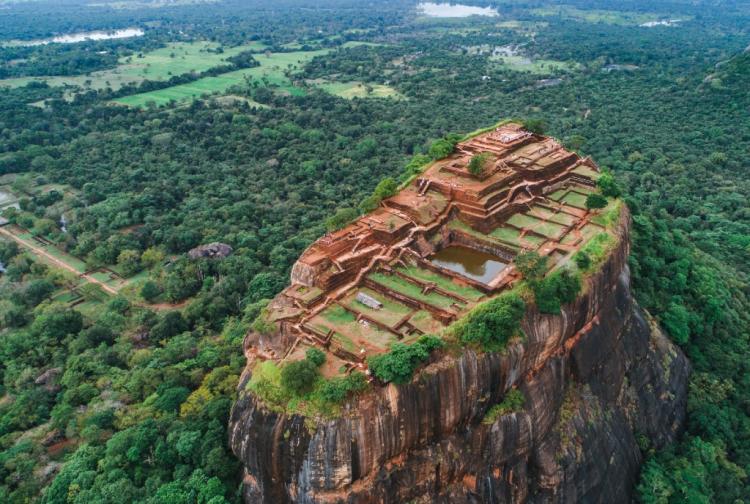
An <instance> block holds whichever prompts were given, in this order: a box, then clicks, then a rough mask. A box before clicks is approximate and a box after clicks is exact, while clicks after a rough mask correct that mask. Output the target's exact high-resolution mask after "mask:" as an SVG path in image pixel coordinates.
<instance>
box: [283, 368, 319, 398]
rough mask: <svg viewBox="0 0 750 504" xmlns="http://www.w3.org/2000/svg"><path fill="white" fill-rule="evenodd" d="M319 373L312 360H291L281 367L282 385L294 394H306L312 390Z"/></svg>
mask: <svg viewBox="0 0 750 504" xmlns="http://www.w3.org/2000/svg"><path fill="white" fill-rule="evenodd" d="M319 374H320V373H319V372H318V366H316V365H315V363H314V362H313V361H311V360H308V359H303V360H300V361H294V362H290V363H288V364H286V365H285V366H284V367H283V368H281V387H282V388H283V389H285V390H287V391H289V392H291V393H292V394H294V395H297V396H302V395H305V394H307V393H308V392H311V391H312V389H313V386H314V385H315V381H316V380H317V379H318V376H319Z"/></svg>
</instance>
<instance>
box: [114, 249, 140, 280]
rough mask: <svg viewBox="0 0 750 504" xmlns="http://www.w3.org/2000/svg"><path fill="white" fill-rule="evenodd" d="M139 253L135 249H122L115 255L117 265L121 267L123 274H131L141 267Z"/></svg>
mask: <svg viewBox="0 0 750 504" xmlns="http://www.w3.org/2000/svg"><path fill="white" fill-rule="evenodd" d="M140 259H141V254H140V253H138V251H137V250H132V249H128V250H123V251H122V252H120V254H119V255H118V256H117V265H118V266H120V268H122V272H123V273H124V274H125V276H132V275H135V274H136V273H138V271H139V270H140V269H141V262H140Z"/></svg>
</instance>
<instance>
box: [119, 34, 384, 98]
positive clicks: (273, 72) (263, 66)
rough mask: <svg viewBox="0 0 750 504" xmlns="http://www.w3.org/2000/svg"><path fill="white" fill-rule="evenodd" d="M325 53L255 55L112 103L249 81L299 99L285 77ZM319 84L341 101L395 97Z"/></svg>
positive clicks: (219, 89)
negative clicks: (243, 64)
mask: <svg viewBox="0 0 750 504" xmlns="http://www.w3.org/2000/svg"><path fill="white" fill-rule="evenodd" d="M363 44H365V43H362V42H347V43H346V44H344V45H343V46H342V47H344V48H349V47H356V46H359V45H363ZM329 52H330V49H318V50H315V51H293V52H283V53H263V54H257V55H255V59H256V60H258V62H259V63H260V65H259V66H257V67H253V68H245V69H242V70H235V71H233V72H227V73H224V74H220V75H217V76H214V77H204V78H202V79H198V80H196V81H193V82H189V83H187V84H180V85H177V86H171V87H168V88H164V89H158V90H155V91H149V92H147V93H139V94H135V95H130V96H124V97H122V98H118V99H116V100H114V102H115V103H120V104H122V105H128V106H131V107H145V106H146V105H147V104H148V103H150V102H153V103H154V104H156V105H165V104H167V103H169V102H171V101H172V100H174V101H182V100H189V99H194V98H198V97H200V96H205V95H209V94H212V93H223V92H225V91H227V90H228V89H229V88H231V87H232V86H236V85H241V84H245V83H252V82H257V83H259V84H262V85H264V86H273V87H275V88H276V89H277V90H278V91H281V92H282V93H287V94H290V95H294V96H302V95H304V94H305V90H304V89H303V88H301V87H299V86H296V85H294V83H293V82H292V80H291V79H290V78H289V74H290V73H292V72H294V71H295V70H297V69H299V68H300V67H302V66H304V65H305V64H306V63H307V62H308V61H310V60H312V59H313V58H315V57H316V56H322V55H324V54H328V53H329ZM319 85H320V87H321V88H322V89H324V90H325V91H327V92H329V93H331V94H335V95H338V96H342V97H343V98H354V97H356V96H359V97H383V98H385V97H392V96H397V95H398V93H397V92H396V91H395V90H394V89H392V88H390V87H388V86H383V85H380V84H371V85H370V89H371V91H368V88H367V86H366V85H364V84H363V83H360V82H344V83H339V82H328V81H321V82H320V84H319Z"/></svg>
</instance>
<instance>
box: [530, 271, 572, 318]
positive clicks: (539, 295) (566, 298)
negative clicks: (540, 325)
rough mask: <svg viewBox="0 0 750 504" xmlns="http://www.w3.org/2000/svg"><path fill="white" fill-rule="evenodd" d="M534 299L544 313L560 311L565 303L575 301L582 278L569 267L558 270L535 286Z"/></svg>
mask: <svg viewBox="0 0 750 504" xmlns="http://www.w3.org/2000/svg"><path fill="white" fill-rule="evenodd" d="M533 290H534V299H535V300H536V305H537V307H538V308H539V311H540V312H542V313H550V314H556V313H560V306H561V305H562V304H563V303H571V302H573V301H575V298H576V296H577V295H578V292H579V291H580V290H581V279H580V277H579V276H578V275H575V274H573V273H571V272H570V271H569V270H567V269H563V270H558V271H555V272H554V273H552V274H551V275H550V276H548V277H547V278H545V279H544V280H542V281H541V282H539V283H538V284H537V285H535V286H534V287H533Z"/></svg>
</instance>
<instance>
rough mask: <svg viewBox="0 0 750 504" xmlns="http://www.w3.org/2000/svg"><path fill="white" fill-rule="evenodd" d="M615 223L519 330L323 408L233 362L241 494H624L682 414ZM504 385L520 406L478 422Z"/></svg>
mask: <svg viewBox="0 0 750 504" xmlns="http://www.w3.org/2000/svg"><path fill="white" fill-rule="evenodd" d="M627 234H628V220H627V216H623V220H622V223H621V226H620V235H621V239H620V242H619V246H618V247H617V248H616V249H615V250H614V251H613V253H612V254H611V256H610V257H609V259H608V260H607V262H606V263H605V264H604V265H603V266H602V268H601V269H600V271H599V272H598V273H597V274H596V275H594V276H592V277H591V278H590V279H589V280H588V281H587V283H586V286H585V289H584V292H583V293H582V294H581V295H580V296H579V298H578V299H577V300H576V302H574V303H572V304H570V305H567V306H565V307H564V308H563V311H562V313H561V314H560V315H554V316H553V315H543V314H540V313H539V312H537V311H536V310H535V308H534V307H533V306H531V307H529V309H528V311H527V314H526V317H525V319H524V323H523V329H524V333H525V335H526V338H525V341H523V342H520V343H517V344H515V345H513V346H510V347H509V348H508V349H507V351H506V352H505V353H503V354H496V353H483V354H477V353H474V352H472V351H469V350H467V351H465V352H464V353H463V354H462V355H460V356H454V355H441V356H438V357H436V358H435V360H434V361H433V362H432V363H430V364H429V365H428V366H427V367H426V368H425V369H424V370H422V371H421V373H418V376H416V377H415V379H414V380H413V382H412V383H410V384H408V385H402V386H395V385H389V386H387V387H384V388H377V389H376V390H375V391H373V392H372V393H369V394H367V395H366V396H365V397H362V398H360V399H358V400H357V401H355V403H354V404H350V405H348V407H347V409H346V410H345V412H344V414H343V415H342V417H341V418H338V419H336V420H330V421H324V422H320V423H317V424H315V425H311V424H312V423H313V422H311V421H309V420H308V421H307V422H306V419H305V418H302V417H300V416H296V415H284V414H280V413H276V412H272V411H269V410H268V409H266V408H264V406H263V405H262V404H260V403H258V402H257V401H256V399H255V398H254V397H253V396H252V394H250V393H249V392H247V391H246V390H245V384H246V383H247V381H248V380H249V378H250V376H249V371H247V372H246V373H245V375H244V376H243V379H242V381H241V383H240V386H239V390H240V394H239V398H238V400H237V402H236V404H235V406H234V408H233V410H232V415H231V420H230V433H231V434H230V435H231V439H230V443H231V446H232V448H233V450H234V452H235V454H236V455H237V456H238V457H239V459H240V460H241V461H242V463H243V464H244V466H245V478H244V499H245V502H247V503H274V504H276V503H285V502H300V503H343V502H346V503H357V504H359V503H402V502H445V503H448V502H450V503H479V502H482V503H485V502H486V503H494V502H607V503H615V502H628V501H629V499H630V497H631V494H632V489H633V484H634V483H635V481H636V478H637V475H638V470H639V466H640V463H641V461H642V455H641V448H640V447H643V446H644V445H652V446H657V447H659V446H662V445H663V444H665V443H668V442H670V441H671V440H672V439H673V438H674V437H675V435H676V434H677V433H678V431H679V430H680V428H681V427H682V424H683V422H684V418H685V405H686V392H687V390H686V389H687V377H688V373H689V369H690V368H689V363H688V361H687V359H686V358H685V356H684V355H683V354H682V352H680V350H679V349H677V348H676V347H675V346H674V345H672V344H671V343H670V342H669V341H668V340H667V338H666V337H665V336H664V335H663V334H662V333H661V331H660V330H659V328H658V326H657V325H656V324H655V323H654V322H653V321H652V320H651V319H650V318H649V316H648V315H647V314H646V313H644V312H643V310H641V309H640V308H639V307H638V305H637V304H636V302H635V301H634V299H633V297H632V296H631V292H630V285H629V279H630V278H629V271H628V268H627V262H626V260H627V254H628V246H629V245H628V244H629V242H628V236H627ZM250 364H252V362H250V363H249V365H248V369H250ZM511 387H517V388H518V389H519V390H520V391H521V392H522V393H523V395H524V396H525V406H524V408H523V410H522V411H519V412H515V413H510V414H506V415H504V416H500V417H499V418H497V419H496V420H495V421H494V422H493V423H485V422H483V419H484V417H485V414H486V413H487V411H488V410H489V409H490V408H491V407H492V406H493V405H495V404H498V403H499V402H500V401H502V399H503V397H504V396H505V394H506V393H507V392H508V390H509V389H510V388H511Z"/></svg>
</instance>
